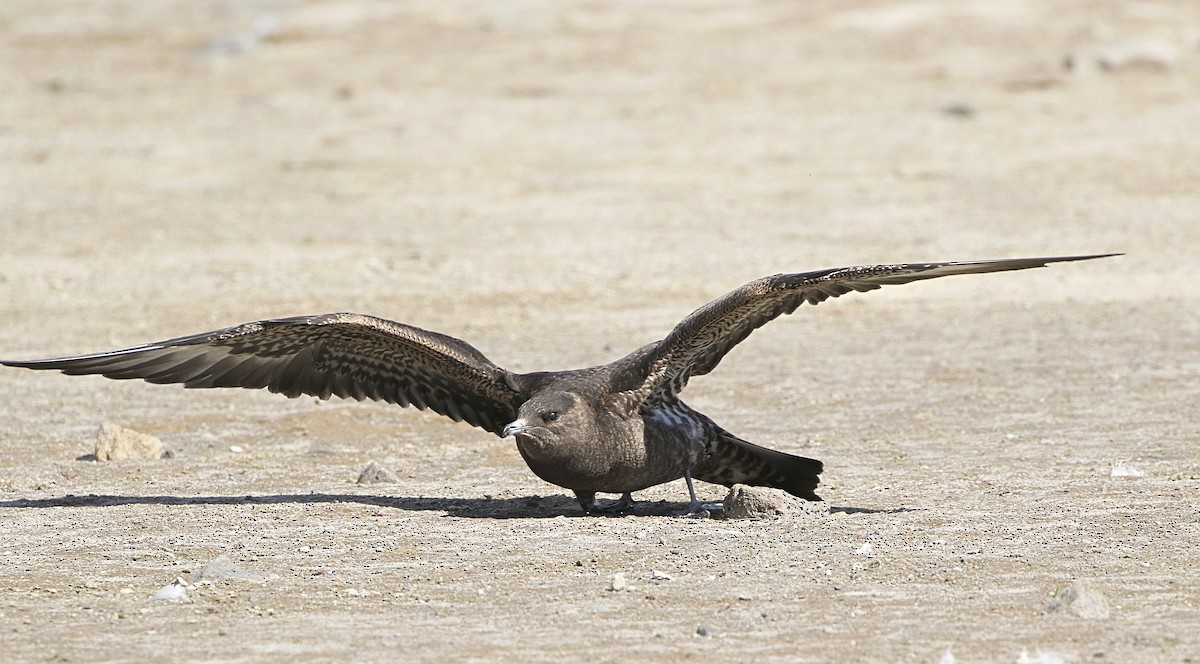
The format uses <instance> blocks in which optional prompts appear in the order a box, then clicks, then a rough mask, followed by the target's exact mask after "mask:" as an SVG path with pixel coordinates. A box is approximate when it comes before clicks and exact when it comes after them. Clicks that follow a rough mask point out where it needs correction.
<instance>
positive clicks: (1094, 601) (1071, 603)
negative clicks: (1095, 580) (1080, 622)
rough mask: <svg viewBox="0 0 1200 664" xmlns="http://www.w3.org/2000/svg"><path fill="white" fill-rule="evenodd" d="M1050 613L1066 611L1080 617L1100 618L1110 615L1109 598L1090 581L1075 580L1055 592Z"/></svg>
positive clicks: (1049, 609)
mask: <svg viewBox="0 0 1200 664" xmlns="http://www.w3.org/2000/svg"><path fill="white" fill-rule="evenodd" d="M1047 611H1048V612H1049V613H1056V612H1060V611H1066V612H1067V613H1070V614H1072V615H1075V616H1079V617H1080V618H1087V619H1090V620H1098V619H1103V618H1107V617H1108V616H1109V613H1110V611H1109V607H1108V598H1107V597H1105V596H1104V593H1102V592H1100V591H1099V590H1097V589H1096V588H1093V587H1092V585H1091V584H1090V583H1088V582H1087V581H1083V580H1075V581H1072V582H1071V583H1070V585H1068V586H1067V587H1065V588H1062V589H1060V590H1059V591H1058V592H1057V593H1055V594H1054V601H1053V602H1051V603H1050V607H1049V608H1048V609H1047Z"/></svg>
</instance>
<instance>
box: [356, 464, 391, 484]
mask: <svg viewBox="0 0 1200 664" xmlns="http://www.w3.org/2000/svg"><path fill="white" fill-rule="evenodd" d="M399 482H400V478H399V477H398V476H397V475H396V473H394V472H392V471H391V470H389V469H387V468H384V467H383V466H381V465H379V464H377V463H375V462H374V461H372V462H371V463H368V464H367V467H366V468H363V471H362V472H361V473H359V474H358V483H359V484H397V483H399Z"/></svg>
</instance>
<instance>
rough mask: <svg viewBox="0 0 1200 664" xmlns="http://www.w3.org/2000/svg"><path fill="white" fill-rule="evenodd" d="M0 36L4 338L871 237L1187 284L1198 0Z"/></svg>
mask: <svg viewBox="0 0 1200 664" xmlns="http://www.w3.org/2000/svg"><path fill="white" fill-rule="evenodd" d="M0 36H2V39H0V73H2V76H0V315H2V316H3V319H4V320H5V325H4V326H3V331H0V341H2V342H3V347H4V348H5V350H6V352H7V353H9V354H11V353H13V352H16V351H22V352H24V351H30V352H34V351H39V352H45V351H50V350H52V349H51V348H49V347H48V340H47V339H45V338H44V337H43V335H42V334H41V333H39V331H38V330H39V329H41V328H42V326H43V325H45V324H46V323H47V321H58V322H63V321H65V320H71V319H74V318H75V317H76V316H80V315H84V316H86V317H87V318H88V319H89V320H88V324H87V326H86V328H87V331H84V330H83V329H80V330H79V332H80V334H81V335H83V336H82V337H80V338H79V339H69V336H70V330H68V331H67V332H68V339H69V340H70V341H71V342H72V343H73V342H75V341H77V340H84V339H87V340H92V339H96V337H95V335H96V334H101V335H105V334H107V335H108V336H109V337H110V339H103V338H101V339H99V340H102V341H110V340H111V341H122V342H128V341H131V340H132V338H129V337H126V332H128V333H129V334H131V335H132V337H135V338H136V337H138V336H139V335H140V334H141V332H142V330H141V329H139V327H140V326H142V325H147V324H150V327H151V328H152V329H147V330H146V333H150V334H154V335H159V334H161V333H162V332H164V331H165V330H163V328H164V327H169V328H170V330H169V331H168V332H176V331H178V332H183V331H188V330H190V328H191V327H192V326H194V325H195V324H199V325H201V326H202V327H212V326H213V325H214V324H227V323H233V322H238V321H241V320H245V319H248V318H255V317H264V316H270V315H283V314H295V313H302V312H311V311H326V310H340V309H353V310H363V311H367V312H370V313H375V314H379V315H384V316H391V317H399V318H401V319H404V316H405V313H406V311H408V310H411V309H412V308H413V307H414V303H417V304H416V306H418V307H419V308H422V309H424V308H428V309H430V311H426V312H422V315H423V318H422V320H423V322H424V323H426V324H427V325H430V326H436V325H437V324H439V323H444V322H446V321H450V320H454V321H460V322H461V321H462V320H463V319H464V318H465V316H464V312H465V311H472V310H474V309H476V308H478V305H479V304H481V299H482V300H486V301H487V304H488V307H491V308H494V307H500V308H501V310H500V311H499V313H501V314H505V313H508V312H507V311H505V310H503V308H504V307H514V308H516V309H517V310H520V311H528V310H529V309H530V308H543V307H544V305H546V304H547V303H553V304H554V305H555V309H558V310H559V312H558V313H555V312H542V313H541V314H540V315H541V316H542V317H543V318H546V317H547V316H550V317H552V316H555V315H570V314H569V313H566V314H563V313H562V311H561V310H562V309H563V308H569V307H573V306H575V304H576V302H578V301H587V302H588V303H589V304H587V305H586V306H587V308H588V309H590V308H591V307H592V306H593V305H594V304H595V303H597V302H599V303H604V304H607V305H614V304H616V303H617V302H620V303H623V304H624V306H635V305H636V304H637V302H636V301H635V298H636V297H638V296H639V295H640V296H642V297H645V298H647V299H648V300H653V299H655V298H656V297H658V296H661V295H662V294H664V293H665V294H669V295H683V294H686V295H688V296H689V297H694V298H696V304H697V305H698V304H700V303H702V301H705V300H707V299H708V298H709V297H713V296H715V295H717V294H719V293H720V292H724V290H727V289H728V288H732V287H733V286H735V285H737V284H739V283H741V282H743V281H745V280H748V279H751V278H754V277H757V276H761V275H762V274H767V273H773V272H780V271H799V270H803V269H816V268H820V267H828V266H834V265H842V264H857V263H868V262H895V261H920V260H945V259H967V258H990V257H1004V256H1017V255H1039V254H1069V253H1083V252H1108V251H1125V252H1129V253H1130V254H1131V255H1130V256H1128V257H1126V258H1125V259H1122V260H1121V261H1120V262H1109V263H1107V264H1105V265H1104V267H1103V270H1105V271H1111V272H1113V273H1117V274H1119V275H1120V278H1119V279H1115V280H1114V281H1113V282H1111V283H1109V284H1108V285H1107V288H1111V289H1115V290H1121V289H1123V288H1127V287H1128V288H1129V293H1130V295H1129V297H1131V298H1133V299H1136V298H1140V297H1142V296H1144V295H1145V294H1147V293H1148V292H1150V291H1162V292H1163V296H1166V293H1168V292H1174V293H1176V294H1178V293H1179V292H1180V291H1181V289H1182V290H1187V291H1188V292H1189V293H1191V295H1193V296H1194V295H1195V286H1193V285H1192V284H1194V283H1195V282H1196V279H1195V276H1196V264H1195V260H1194V251H1195V250H1196V249H1197V248H1198V247H1200V243H1198V238H1200V225H1198V223H1197V211H1198V210H1200V186H1198V183H1200V159H1198V158H1197V157H1198V155H1200V131H1197V130H1196V127H1197V122H1198V121H1200V94H1198V92H1200V5H1197V4H1196V3H1194V2H1190V1H1179V2H1152V3H1151V2H1136V3H1130V2H1119V1H1104V0H1096V1H1071V2H1054V3H1044V2H1033V1H1022V0H1005V1H1002V2H984V1H980V2H937V1H915V2H894V1H893V2H868V1H855V2H841V1H839V2H804V3H793V2H750V3H742V2H698V3H697V2H666V3H638V2H594V1H583V0H569V1H565V2H553V3H541V2H526V1H522V0H517V1H506V2H483V1H480V2H472V1H469V0H460V1H455V2H440V1H437V2H435V1H431V2H419V1H418V2H404V3H392V2H365V1H357V0H342V1H329V2H316V1H314V2H288V1H283V0H275V1H269V2H268V1H262V2H259V1H247V2H195V1H188V2H171V1H166V0H164V1H161V2H153V3H144V2H120V1H103V2H99V1H97V2H86V1H81V2H63V3H44V2H40V1H37V0H9V1H7V2H5V3H3V6H2V7H0ZM1062 278H1064V279H1069V278H1070V277H1069V276H1067V275H1064V276H1063V277H1062ZM1043 286H1044V284H1043ZM614 291H615V292H616V293H619V295H618V296H617V299H616V300H611V299H610V298H611V297H612V296H613V292H614ZM560 295H562V296H564V297H559V296H560ZM1021 295H1022V294H1018V296H1021ZM1024 295H1028V294H1024ZM1109 295H1110V296H1112V297H1119V295H1118V294H1117V293H1115V292H1114V293H1110V294H1109ZM901 297H903V295H901ZM30 298H32V299H33V301H36V305H37V306H36V307H27V306H25V305H24V304H23V303H24V302H27V301H29V299H30ZM423 298H424V299H423ZM463 308H465V309H463ZM568 311H569V309H568ZM682 313H686V312H685V311H674V312H672V313H670V314H669V315H667V316H665V318H664V320H665V321H673V319H675V318H677V314H679V315H682ZM164 319H166V320H171V319H175V320H179V324H178V326H176V325H170V326H164V325H163V324H162V323H161V322H160V321H162V320H164ZM654 324H655V325H656V326H657V327H654V328H652V329H661V326H662V325H663V324H664V323H663V322H662V321H655V323H654ZM666 324H668V325H669V324H670V322H667V323H666ZM118 331H121V332H120V333H119V334H118ZM471 331H472V330H470V329H469V323H468V329H459V330H458V332H460V333H469V332H471ZM134 332H137V333H138V334H133V333H134ZM648 333H649V331H648ZM656 334H659V333H656ZM118 337H120V339H118ZM64 343H65V341H64ZM55 346H57V343H56V344H55Z"/></svg>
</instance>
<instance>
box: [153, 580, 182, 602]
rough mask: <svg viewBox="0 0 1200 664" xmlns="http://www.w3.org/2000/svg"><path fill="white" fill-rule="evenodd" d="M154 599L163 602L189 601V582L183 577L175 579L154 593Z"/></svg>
mask: <svg viewBox="0 0 1200 664" xmlns="http://www.w3.org/2000/svg"><path fill="white" fill-rule="evenodd" d="M154 599H156V600H159V601H161V602H188V601H191V598H189V597H188V593H187V582H186V581H184V580H183V579H175V580H174V581H172V582H171V583H170V584H168V585H166V586H163V587H162V588H161V589H160V590H159V591H158V592H156V593H154Z"/></svg>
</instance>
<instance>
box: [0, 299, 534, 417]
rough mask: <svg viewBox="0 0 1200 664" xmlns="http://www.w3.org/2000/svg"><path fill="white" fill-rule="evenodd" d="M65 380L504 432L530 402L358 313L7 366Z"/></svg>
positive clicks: (433, 339)
mask: <svg viewBox="0 0 1200 664" xmlns="http://www.w3.org/2000/svg"><path fill="white" fill-rule="evenodd" d="M0 364H6V365H8V366H13V367H26V368H29V369H57V370H59V371H62V372H63V373H65V374H72V375H78V374H100V375H103V376H107V377H109V378H118V379H126V378H141V379H144V380H147V381H149V382H151V383H182V384H183V386H184V387H244V388H247V389H253V388H264V387H265V388H266V389H268V390H270V391H272V392H279V393H281V394H284V395H286V396H289V397H298V396H300V395H302V394H308V395H312V396H315V397H320V398H322V399H328V398H329V397H330V396H331V395H336V396H339V397H351V398H354V399H358V400H359V401H362V400H364V399H373V400H375V401H387V402H389V403H394V404H399V405H401V406H409V405H412V406H416V407H417V408H420V409H421V410H425V409H427V408H428V409H430V410H433V411H434V412H437V413H441V414H442V415H446V416H447V417H450V418H451V419H453V420H455V421H465V422H467V423H469V424H471V425H473V426H477V427H480V428H482V429H486V430H487V431H491V432H492V433H495V434H499V432H500V431H501V430H502V429H503V428H504V425H505V424H506V423H508V422H511V421H512V420H514V419H516V416H517V415H516V413H517V408H518V407H519V406H520V404H521V403H522V402H524V401H525V399H526V396H525V395H523V394H522V393H521V392H520V391H518V389H517V388H515V387H514V386H515V385H517V384H518V379H519V377H517V376H514V375H513V374H510V373H509V372H508V371H505V370H504V369H501V368H500V367H497V366H496V365H494V364H492V362H491V361H489V360H488V359H487V358H486V357H484V356H483V354H482V353H480V352H479V351H478V350H476V349H475V348H473V347H471V346H470V345H469V344H467V343H465V342H463V341H460V340H458V339H455V338H453V337H449V336H446V335H444V334H438V333H436V332H430V331H428V330H422V329H420V328H417V327H412V326H410V325H403V324H401V323H394V322H392V321H388V320H383V319H381V318H374V317H372V316H364V315H359V314H344V313H343V314H325V315H321V316H302V317H296V318H281V319H277V320H264V321H257V322H253V323H245V324H243V325H238V326H235V327H230V328H226V329H223V330H216V331H214V332H206V333H203V334H197V335H193V336H188V337H180V338H178V339H170V340H168V341H160V342H158V343H151V344H145V345H142V346H135V347H132V348H124V349H121V350H113V351H107V352H103V353H93V354H90V355H79V356H76V357H65V358H58V359H50V360H21V361H3V362H0Z"/></svg>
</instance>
